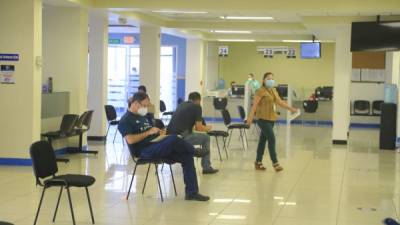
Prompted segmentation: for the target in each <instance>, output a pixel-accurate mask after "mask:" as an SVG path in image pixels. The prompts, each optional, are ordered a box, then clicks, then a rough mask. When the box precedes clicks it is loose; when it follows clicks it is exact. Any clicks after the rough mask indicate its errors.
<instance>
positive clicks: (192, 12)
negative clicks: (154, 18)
mask: <svg viewBox="0 0 400 225" xmlns="http://www.w3.org/2000/svg"><path fill="white" fill-rule="evenodd" d="M151 12H154V13H174V14H207V13H208V12H203V11H176V10H154V11H151Z"/></svg>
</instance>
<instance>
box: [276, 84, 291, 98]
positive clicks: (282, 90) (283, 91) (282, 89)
mask: <svg viewBox="0 0 400 225" xmlns="http://www.w3.org/2000/svg"><path fill="white" fill-rule="evenodd" d="M276 91H277V92H278V94H279V97H281V99H287V97H288V85H287V84H279V85H278V86H277V87H276Z"/></svg>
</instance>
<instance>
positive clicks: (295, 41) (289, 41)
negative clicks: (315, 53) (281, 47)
mask: <svg viewBox="0 0 400 225" xmlns="http://www.w3.org/2000/svg"><path fill="white" fill-rule="evenodd" d="M282 42H287V43H300V42H313V41H312V40H282ZM314 42H320V41H318V40H315V41H314Z"/></svg>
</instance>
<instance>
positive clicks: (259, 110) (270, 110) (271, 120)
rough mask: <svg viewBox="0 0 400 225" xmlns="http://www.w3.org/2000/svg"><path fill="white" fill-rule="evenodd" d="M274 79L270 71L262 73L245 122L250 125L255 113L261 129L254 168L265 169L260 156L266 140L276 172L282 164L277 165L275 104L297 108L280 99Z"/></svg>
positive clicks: (293, 109) (286, 107)
mask: <svg viewBox="0 0 400 225" xmlns="http://www.w3.org/2000/svg"><path fill="white" fill-rule="evenodd" d="M274 86H275V80H274V75H273V74H272V73H270V72H268V73H265V74H264V78H263V84H262V87H261V88H260V89H258V90H257V92H256V94H255V96H254V100H253V106H252V108H251V111H250V113H249V115H248V117H247V119H246V123H247V124H248V125H249V126H250V125H251V124H252V122H253V116H254V114H256V117H257V119H258V120H257V124H258V126H259V127H260V129H261V134H260V140H259V141H258V147H257V157H256V161H255V163H254V164H255V169H256V170H265V169H266V168H265V167H264V166H263V164H262V158H263V155H264V152H265V144H266V142H267V140H268V151H269V156H270V158H271V161H272V163H273V167H274V169H275V171H276V172H279V171H282V170H283V168H282V166H280V165H279V162H278V159H277V156H276V150H275V147H276V146H275V145H276V143H275V134H274V130H273V128H274V124H275V121H276V120H277V118H278V115H277V113H276V112H275V110H274V108H275V107H274V106H275V104H277V105H279V106H281V107H282V108H285V109H287V110H289V111H291V112H293V113H294V112H297V110H298V109H296V108H293V107H291V106H289V105H288V104H287V103H286V102H285V101H282V100H281V98H280V97H279V94H278V92H277V91H276V89H275V88H274Z"/></svg>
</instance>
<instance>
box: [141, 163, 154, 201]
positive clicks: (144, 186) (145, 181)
mask: <svg viewBox="0 0 400 225" xmlns="http://www.w3.org/2000/svg"><path fill="white" fill-rule="evenodd" d="M150 166H151V164H149V167H148V168H147V173H146V179H144V184H143V188H142V194H144V189H145V188H146V184H147V178H148V177H149V171H150ZM156 172H157V166H156Z"/></svg>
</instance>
